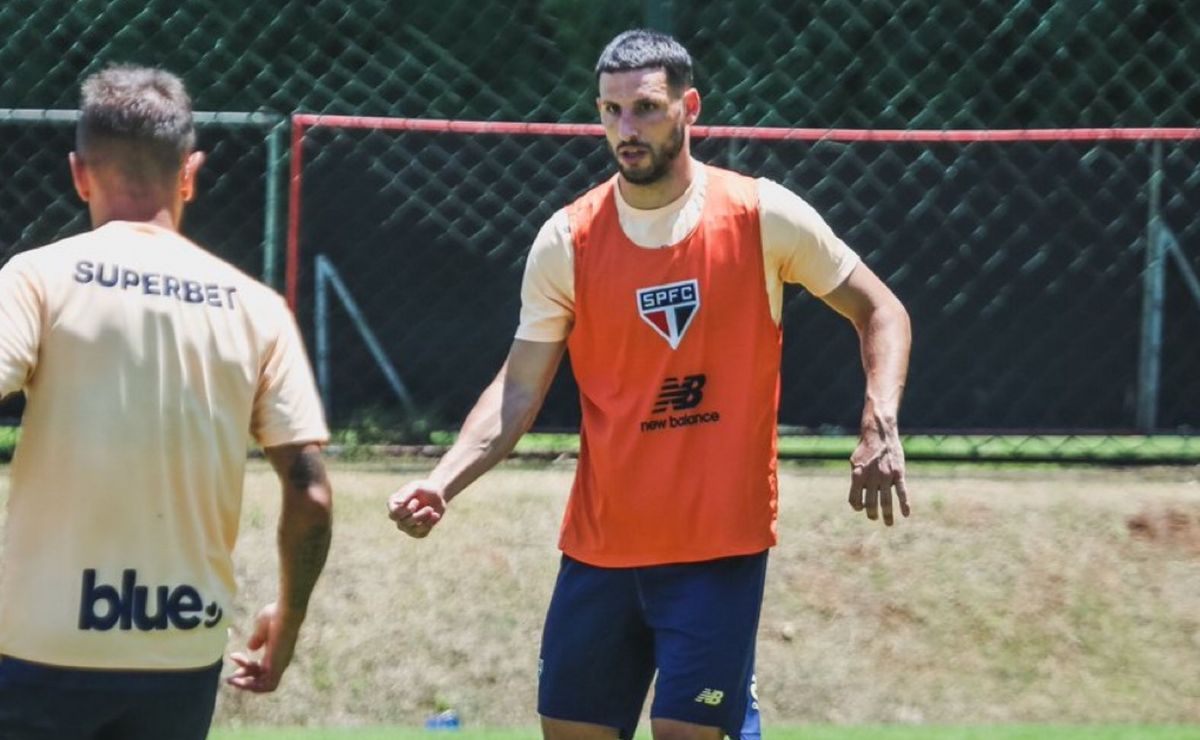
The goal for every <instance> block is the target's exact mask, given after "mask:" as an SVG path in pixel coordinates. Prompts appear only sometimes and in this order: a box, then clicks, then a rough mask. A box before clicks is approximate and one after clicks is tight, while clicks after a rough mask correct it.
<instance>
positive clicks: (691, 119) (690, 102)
mask: <svg viewBox="0 0 1200 740" xmlns="http://www.w3.org/2000/svg"><path fill="white" fill-rule="evenodd" d="M683 114H684V116H686V117H687V124H688V125H689V126H690V125H692V124H694V123H695V122H696V121H697V120H699V118H700V91H699V90H697V89H696V88H694V87H689V88H688V89H687V90H684V91H683Z"/></svg>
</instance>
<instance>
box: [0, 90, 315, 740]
mask: <svg viewBox="0 0 1200 740" xmlns="http://www.w3.org/2000/svg"><path fill="white" fill-rule="evenodd" d="M80 107H81V117H80V120H79V124H78V128H77V133H76V151H75V152H73V153H72V154H71V156H70V165H71V173H72V176H73V178H74V183H75V188H76V190H77V191H78V193H79V196H80V197H81V198H82V199H83V200H84V201H86V202H87V205H88V210H89V212H90V215H91V221H92V226H93V229H92V230H91V231H89V232H87V233H84V234H81V235H79V236H75V237H71V238H68V239H63V240H61V241H59V242H56V243H54V244H51V245H49V246H46V247H42V248H40V249H35V250H32V251H29V252H25V253H22V254H19V255H17V256H15V257H13V258H12V259H11V260H10V261H9V262H8V263H7V264H6V265H5V266H4V267H3V269H0V395H4V396H7V395H9V394H12V393H16V392H18V391H22V390H23V391H24V392H25V394H26V400H27V403H26V407H25V414H24V418H23V420H22V436H21V439H20V442H19V444H18V446H17V451H16V456H15V458H14V460H13V465H12V486H11V493H10V496H9V500H8V520H7V525H6V531H5V543H4V550H3V561H2V567H3V580H2V581H0V737H4V738H7V739H9V740H16V739H22V740H24V739H29V740H34V739H36V740H41V739H43V738H45V739H46V740H49V739H50V738H54V740H84V739H92V738H96V739H100V738H121V739H122V740H141V739H142V738H145V739H146V740H150V739H151V738H153V739H154V740H171V739H175V738H178V739H180V740H185V739H186V740H191V739H198V738H203V737H205V736H206V735H207V733H208V728H209V724H210V722H211V718H212V712H213V706H214V703H215V699H216V690H217V685H218V682H219V678H220V672H221V666H222V654H223V652H224V650H225V644H226V641H227V635H228V627H229V615H230V608H231V605H232V599H233V596H234V591H235V583H234V570H233V563H232V560H231V553H232V550H233V546H234V542H235V540H236V537H237V530H238V516H239V512H240V509H241V498H242V481H243V473H244V468H245V462H246V453H247V450H248V447H249V445H250V444H251V440H254V441H257V442H258V443H259V444H261V445H262V446H263V447H264V448H265V450H266V455H267V457H268V458H269V460H270V461H271V464H272V465H273V466H274V468H275V470H276V472H277V473H278V475H279V478H280V482H281V485H282V493H283V504H282V510H281V515H280V522H279V537H278V545H279V568H280V570H279V596H278V600H277V601H276V602H275V603H273V604H269V605H267V606H266V607H264V608H263V609H262V610H261V611H260V612H259V613H258V616H257V618H256V621H255V625H254V628H253V630H252V634H251V637H250V640H249V645H248V647H249V648H250V649H251V650H257V649H259V648H262V649H263V653H262V654H261V656H260V657H257V658H256V657H251V656H250V655H248V654H234V655H233V656H232V659H233V661H234V663H236V667H235V669H234V671H233V672H232V675H231V676H230V677H229V678H228V682H229V683H230V684H231V685H233V686H235V687H237V688H239V689H244V690H248V691H254V692H265V691H272V690H274V689H275V688H276V686H277V685H278V684H279V680H280V677H281V676H282V674H283V672H284V670H285V669H286V668H287V666H288V663H289V662H290V660H291V658H292V654H293V651H294V649H295V646H296V641H297V636H298V633H299V629H300V625H301V623H302V622H303V621H304V617H305V613H306V610H307V605H308V600H309V595H310V594H311V592H312V589H313V586H314V585H315V583H316V580H317V577H318V575H319V573H320V572H321V569H322V567H323V565H324V562H325V555H326V552H327V550H328V546H329V540H330V526H331V524H330V523H331V505H332V494H331V490H330V486H329V483H328V481H327V479H326V475H325V470H324V465H323V463H322V461H321V453H320V449H321V446H322V444H323V443H324V442H325V441H326V440H327V439H328V430H327V429H326V426H325V421H324V417H323V413H322V410H321V406H320V402H319V398H318V394H317V392H316V388H315V383H314V382H313V377H312V371H311V369H310V367H309V364H308V360H307V358H306V356H305V352H304V347H303V344H302V342H301V340H300V337H299V333H298V331H297V328H296V324H295V321H294V320H293V318H292V315H291V313H290V312H289V311H288V309H287V307H286V305H285V304H284V303H283V301H282V300H281V299H280V297H279V296H278V295H276V294H275V293H274V292H272V291H271V290H269V289H268V288H266V287H265V286H263V285H261V284H259V283H258V282H256V281H255V280H253V279H252V278H250V277H248V276H246V275H245V274H243V273H241V272H240V271H238V270H237V269H236V268H234V267H233V266H231V265H229V264H227V263H226V262H224V261H222V260H220V259H218V258H217V257H214V256H213V255H211V254H209V253H208V252H206V251H205V250H203V249H201V248H200V247H198V246H196V245H195V244H193V243H192V242H191V241H189V240H188V239H186V238H185V237H183V236H182V235H181V234H180V233H179V224H180V219H181V217H182V214H183V209H184V204H185V203H186V202H188V201H190V200H191V199H192V197H193V195H194V194H195V180H196V172H197V170H198V169H199V168H200V166H201V164H202V163H203V159H204V155H203V154H202V153H201V152H198V151H194V150H193V146H194V142H195V134H194V128H193V122H192V112H191V102H190V100H189V98H188V95H187V92H186V90H185V89H184V86H183V84H182V82H181V81H180V80H179V79H178V78H177V77H175V76H174V75H171V74H170V73H167V72H164V71H160V70H155V69H148V68H140V67H129V66H116V67H109V68H108V69H105V70H103V71H101V72H99V73H97V74H95V75H92V76H91V77H89V78H88V79H87V80H86V81H85V82H84V83H83V86H82V100H81V106H80Z"/></svg>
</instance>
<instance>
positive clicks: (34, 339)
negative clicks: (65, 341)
mask: <svg viewBox="0 0 1200 740" xmlns="http://www.w3.org/2000/svg"><path fill="white" fill-rule="evenodd" d="M44 306H45V294H44V291H43V290H42V287H41V283H40V281H39V280H38V279H37V275H36V274H35V272H34V270H33V267H32V265H30V264H29V262H28V260H26V259H25V258H24V257H23V256H21V255H18V256H16V257H13V258H12V259H11V260H9V261H8V264H6V265H5V266H4V267H3V268H2V269H0V397H4V396H7V395H9V394H11V393H16V392H17V391H20V390H22V389H24V388H25V385H26V383H28V382H29V379H30V378H31V377H32V376H33V371H34V368H35V367H36V366H37V356H38V346H39V344H40V342H41V333H42V311H43V308H44Z"/></svg>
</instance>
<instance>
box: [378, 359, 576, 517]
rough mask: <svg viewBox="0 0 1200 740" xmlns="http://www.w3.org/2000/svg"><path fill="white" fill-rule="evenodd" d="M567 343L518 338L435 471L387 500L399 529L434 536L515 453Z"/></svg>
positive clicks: (536, 411)
mask: <svg viewBox="0 0 1200 740" xmlns="http://www.w3.org/2000/svg"><path fill="white" fill-rule="evenodd" d="M565 346H566V343H565V342H530V341H526V340H522V339H517V340H514V341H513V344H512V348H511V349H510V350H509V353H508V359H507V360H505V362H504V365H503V366H502V367H501V368H500V372H499V373H497V375H496V379H495V380H493V381H492V383H491V385H489V386H488V387H487V389H486V390H484V392H483V394H482V395H480V397H479V400H478V401H476V402H475V407H474V408H473V409H471V413H469V414H468V415H467V419H466V421H464V422H463V427H462V430H461V431H460V432H459V434H458V439H457V440H456V441H455V442H454V445H453V446H452V447H451V448H450V450H449V451H448V452H447V453H446V454H445V455H444V456H443V457H442V459H441V460H440V461H439V462H438V464H437V466H435V467H434V469H433V472H431V473H430V474H429V476H428V477H427V478H425V479H424V480H419V481H414V482H412V483H409V484H408V485H406V486H404V487H403V488H401V489H400V490H398V491H396V492H395V493H393V494H392V495H391V497H390V498H389V499H388V515H389V516H390V517H391V518H392V520H393V521H394V522H396V527H397V528H399V529H400V531H402V532H404V533H406V534H408V535H411V536H413V537H424V536H426V535H427V534H429V532H430V530H431V529H432V528H433V526H434V525H435V524H437V523H438V522H439V521H440V520H441V518H442V515H443V514H444V513H445V511H446V503H447V502H449V501H450V499H452V498H454V497H455V496H457V495H458V494H459V493H460V492H461V491H462V490H463V489H464V488H466V487H467V486H468V485H470V484H471V483H472V482H473V481H474V480H475V479H476V478H478V477H479V476H481V475H483V474H484V473H486V472H487V471H488V470H490V469H491V468H492V467H493V466H494V465H496V463H498V462H500V461H501V460H503V459H504V458H505V457H507V456H508V453H510V452H512V449H513V447H515V446H516V444H517V440H519V439H520V438H521V435H523V434H525V432H526V431H528V430H529V427H530V426H532V424H533V421H534V419H535V418H537V414H538V411H539V410H540V409H541V407H542V401H543V400H544V399H545V398H546V391H547V390H549V388H550V382H551V381H552V380H554V373H555V371H557V370H558V364H559V362H561V361H562V354H563V348H564V347H565Z"/></svg>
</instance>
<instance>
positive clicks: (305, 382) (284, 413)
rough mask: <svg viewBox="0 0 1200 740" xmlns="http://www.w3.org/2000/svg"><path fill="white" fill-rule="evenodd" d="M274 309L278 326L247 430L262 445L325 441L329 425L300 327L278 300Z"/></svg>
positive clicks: (268, 351)
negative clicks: (276, 307)
mask: <svg viewBox="0 0 1200 740" xmlns="http://www.w3.org/2000/svg"><path fill="white" fill-rule="evenodd" d="M278 310H279V312H280V313H281V314H282V315H281V317H280V320H279V321H278V322H277V326H278V327H279V330H278V332H277V334H276V336H275V338H274V341H272V342H270V344H269V345H268V348H267V353H266V356H265V358H264V359H263V363H262V367H261V371H260V373H259V383H258V392H257V393H256V394H255V398H254V412H253V415H252V417H251V422H250V425H251V428H250V431H251V433H252V434H253V435H254V438H255V439H256V440H258V443H259V444H261V445H262V446H263V447H277V446H279V445H287V444H297V443H300V442H326V441H328V439H329V429H328V427H326V425H325V413H324V411H323V409H322V408H321V398H320V395H319V394H318V393H317V384H316V381H315V380H314V379H313V373H312V367H311V365H309V362H308V356H307V354H306V353H305V351H304V343H303V341H302V340H301V339H300V330H299V329H298V328H297V327H296V321H295V319H294V318H293V317H292V314H291V312H290V311H288V310H287V308H286V307H285V306H284V305H283V303H282V301H280V302H279V304H278Z"/></svg>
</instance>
